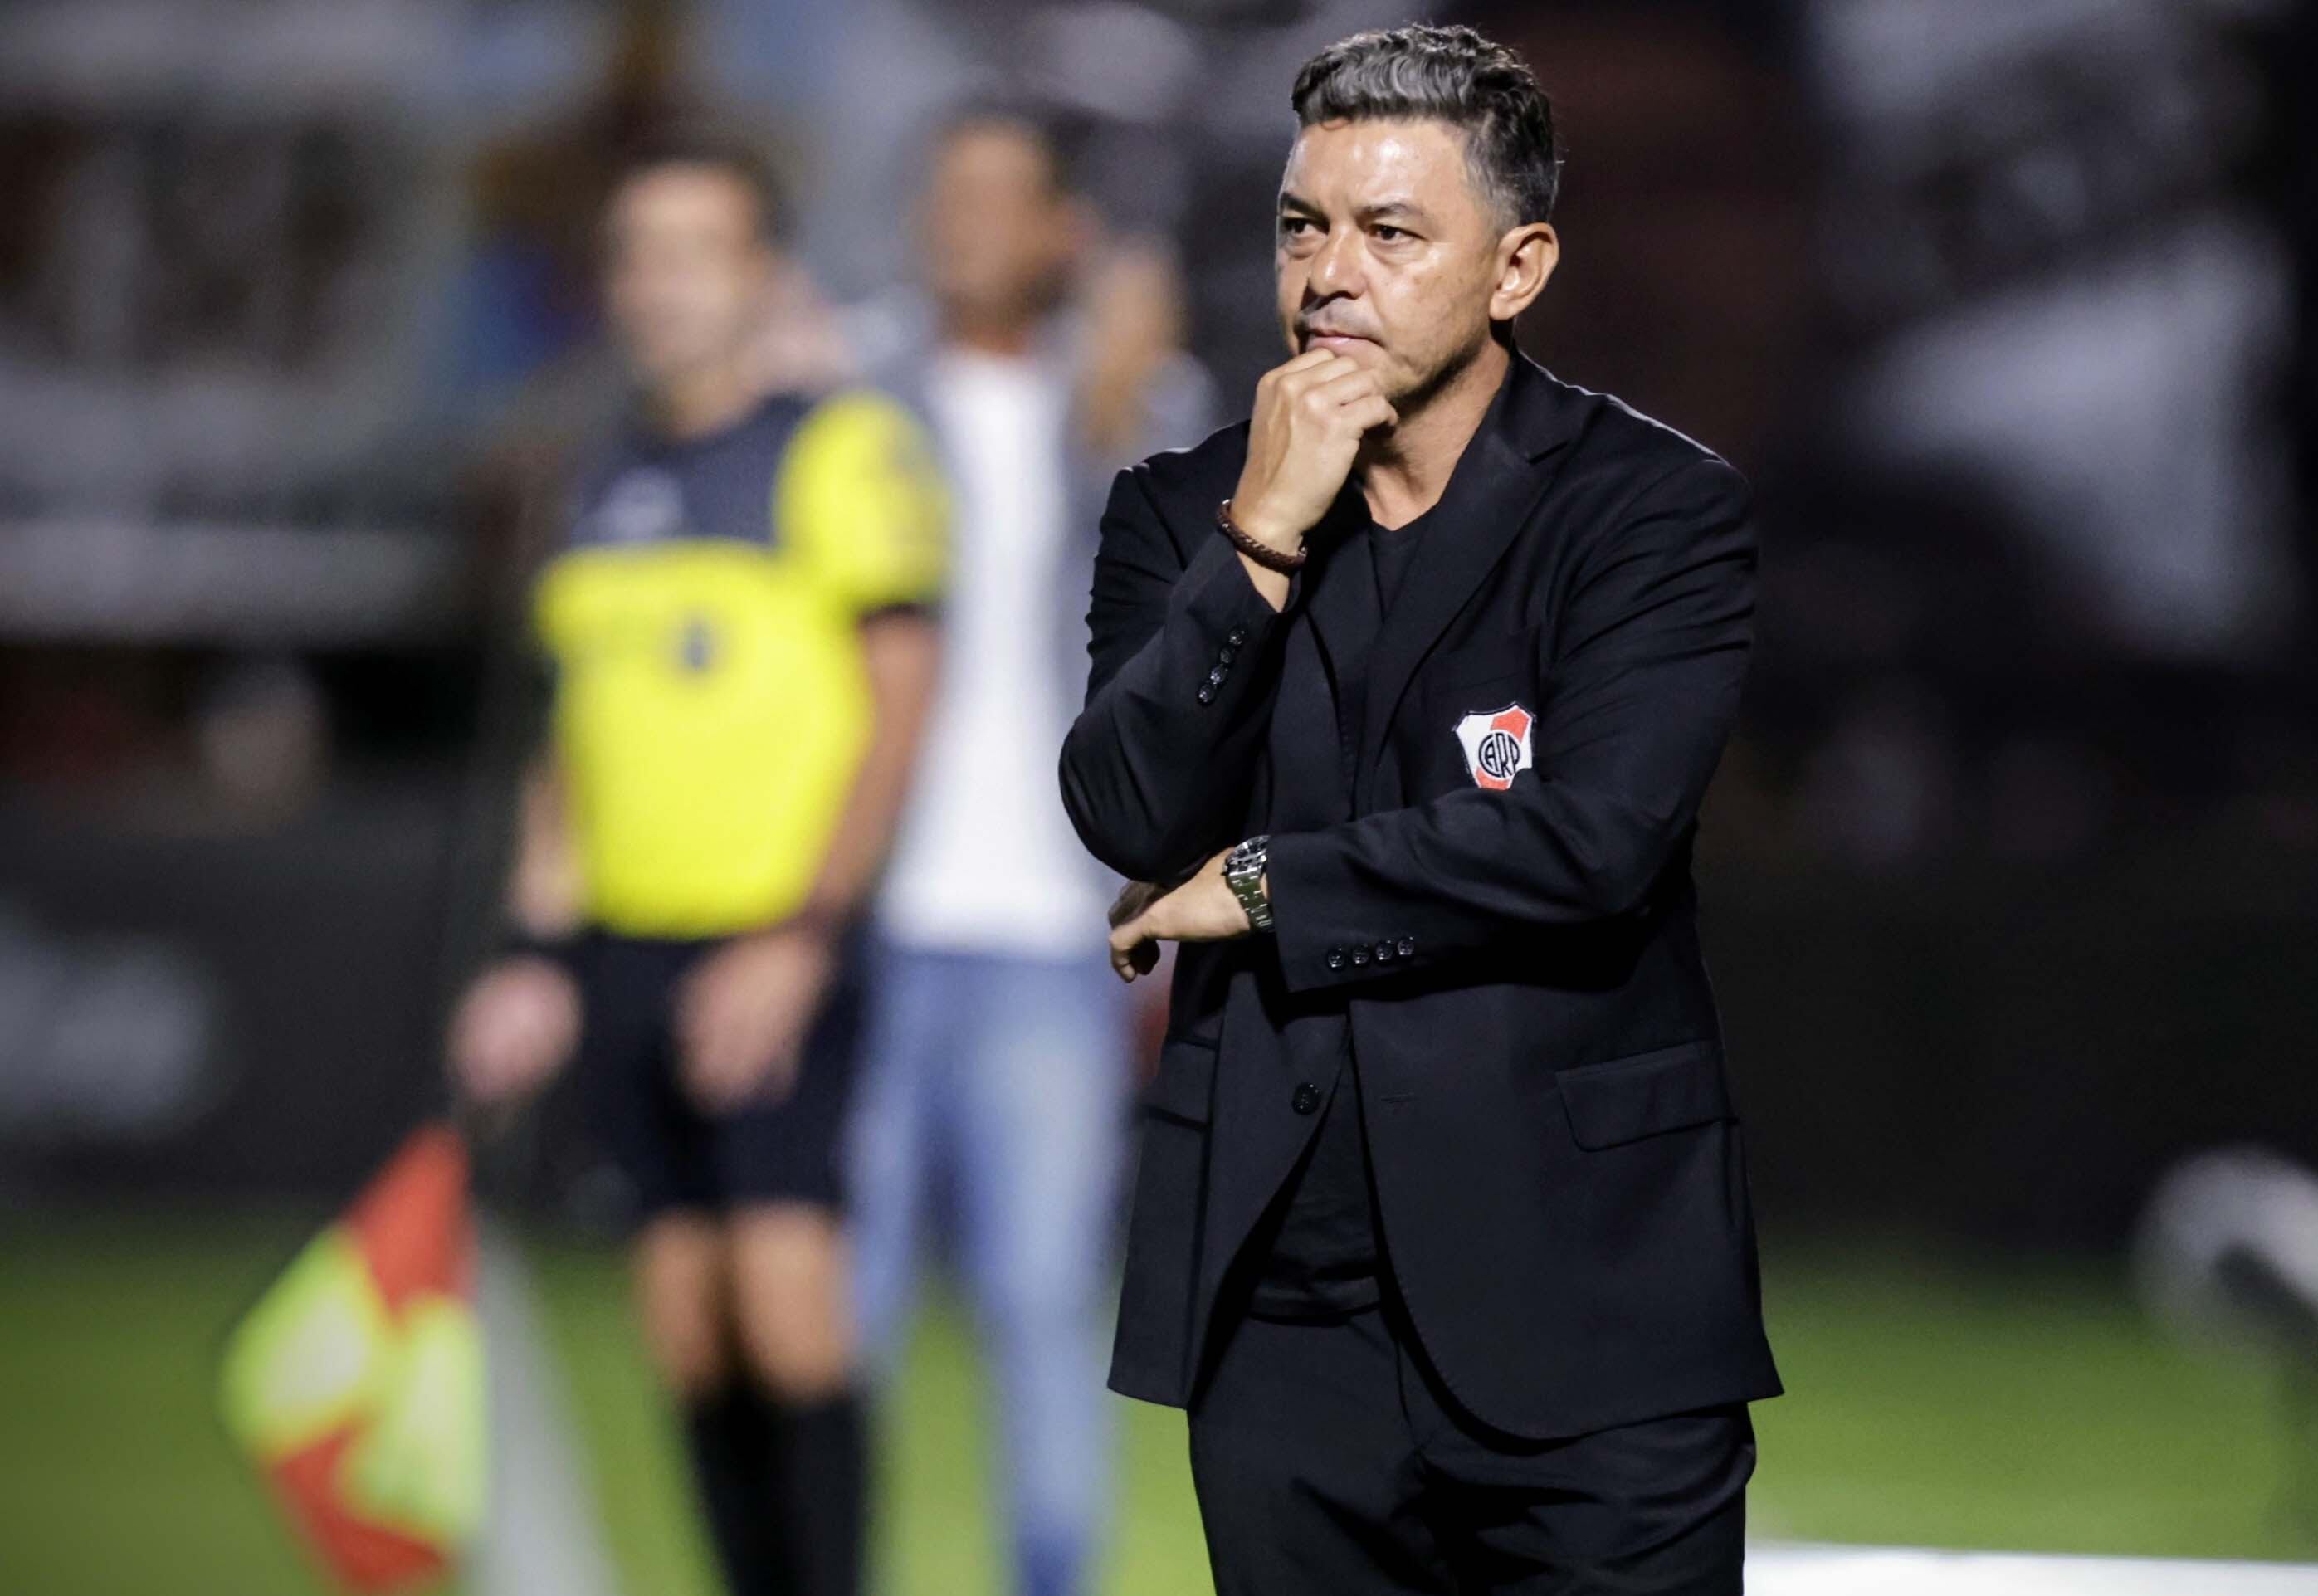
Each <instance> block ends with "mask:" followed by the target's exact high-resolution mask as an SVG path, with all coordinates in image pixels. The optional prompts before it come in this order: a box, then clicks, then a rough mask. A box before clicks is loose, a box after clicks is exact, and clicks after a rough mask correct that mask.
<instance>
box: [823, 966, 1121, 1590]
mask: <svg viewBox="0 0 2318 1596" xmlns="http://www.w3.org/2000/svg"><path fill="white" fill-rule="evenodd" d="M868 974H869V987H868V992H869V1002H870V1006H871V1008H870V1015H869V1018H868V1026H867V1035H866V1037H865V1045H864V1047H863V1051H862V1054H861V1059H860V1063H859V1066H858V1069H859V1073H858V1077H857V1079H856V1081H855V1088H854V1090H855V1097H854V1104H853V1118H852V1122H851V1126H850V1130H849V1142H848V1148H847V1152H848V1173H849V1177H850V1179H851V1183H852V1184H851V1203H852V1211H851V1229H852V1235H853V1248H854V1280H855V1292H856V1296H857V1305H858V1314H859V1322H860V1326H861V1334H862V1342H863V1347H864V1349H865V1352H866V1355H867V1362H868V1366H869V1368H870V1370H871V1372H872V1374H873V1376H884V1375H886V1374H889V1373H890V1372H891V1370H892V1368H893V1366H894V1361H895V1359H896V1358H897V1357H898V1355H899V1352H900V1349H901V1344H902V1342H903V1339H904V1332H905V1331H906V1329H907V1324H908V1319H909V1314H910V1309H911V1306H912V1295H913V1290H914V1287H915V1284H916V1280H917V1278H918V1243H919V1233H920V1229H921V1224H922V1223H923V1221H924V1219H925V1216H926V1213H927V1208H928V1200H927V1199H928V1198H929V1197H930V1194H931V1193H932V1191H933V1190H935V1189H937V1188H939V1189H947V1190H950V1191H954V1192H955V1194H956V1199H957V1215H956V1220H957V1223H956V1233H957V1242H958V1246H959V1250H960V1256H959V1263H960V1265H961V1266H962V1270H963V1273H964V1277H965V1284H966V1289H967V1292H968V1294H969V1296H971V1298H972V1300H973V1303H974V1306H975V1312H976V1314H977V1318H978V1321H979V1325H980V1329H981V1331H982V1333H983V1340H984V1347H985V1349H986V1350H987V1353H988V1355H989V1357H990V1358H991V1361H992V1365H993V1374H994V1376H995V1379H994V1385H995V1395H996V1397H997V1411H998V1413H999V1415H1000V1417H1001V1422H1002V1445H1003V1448H1004V1450H1003V1453H1002V1457H1000V1458H999V1460H998V1462H999V1465H1000V1467H999V1477H1001V1478H1002V1479H1003V1480H1004V1481H1005V1482H1006V1484H1007V1493H1006V1501H1007V1503H1008V1507H1009V1510H1010V1513H1011V1520H1012V1532H1013V1551H1014V1560H1015V1565H1016V1570H1017V1579H1016V1585H1017V1589H1018V1590H1019V1591H1020V1592H1021V1593H1022V1596H1076V1593H1077V1592H1081V1591H1083V1589H1084V1588H1085V1585H1086V1583H1087V1579H1088V1574H1089V1565H1090V1562H1091V1560H1092V1553H1093V1550H1094V1548H1095V1546H1096V1544H1097V1542H1098V1541H1099V1539H1100V1538H1101V1534H1102V1531H1103V1529H1104V1525H1105V1521H1106V1520H1107V1518H1108V1515H1109V1511H1110V1417H1109V1403H1110V1398H1109V1396H1108V1395H1107V1394H1106V1393H1105V1391H1104V1387H1103V1370H1104V1361H1105V1355H1106V1348H1105V1345H1104V1343H1105V1341H1106V1340H1107V1333H1106V1332H1107V1328H1108V1325H1109V1321H1110V1302H1109V1296H1110V1286H1111V1279H1112V1267H1113V1266H1112V1257H1111V1252H1112V1242H1113V1238H1114V1236H1115V1234H1116V1223H1117V1214H1116V1205H1117V1201H1118V1196H1119V1174H1120V1165H1121V1162H1122V1158H1123V1149H1124V1145H1125V1133H1126V1114H1127V1105H1128V1089H1129V1080H1128V1068H1127V1058H1126V1045H1127V1006H1126V1002H1125V988H1124V987H1122V986H1121V985H1120V984H1119V980H1118V978H1117V977H1116V976H1115V975H1113V974H1112V973H1111V972H1110V968H1109V966H1108V964H1107V963H1106V962H1105V960H1104V958H1103V955H1102V950H1101V948H1100V947H1099V946H1098V947H1097V948H1095V949H1093V950H1091V951H1090V953H1089V955H1088V956H1087V957H1086V958H1084V959H1068V960H1063V959H1039V958H1026V957H1016V956H1011V955H984V954H969V953H953V952H947V951H934V950H929V949H921V948H912V947H908V946H903V945H900V944H897V943H894V942H892V941H890V940H884V941H880V942H879V943H878V945H877V946H876V948H875V950H874V952H873V954H872V955H871V962H870V966H869V972H868ZM945 1176H947V1177H948V1182H947V1183H944V1180H943V1178H944V1177H945Z"/></svg>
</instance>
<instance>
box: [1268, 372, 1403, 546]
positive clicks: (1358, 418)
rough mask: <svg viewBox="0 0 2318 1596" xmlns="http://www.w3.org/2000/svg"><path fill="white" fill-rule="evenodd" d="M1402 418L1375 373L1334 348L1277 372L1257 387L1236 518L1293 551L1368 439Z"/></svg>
mask: <svg viewBox="0 0 2318 1596" xmlns="http://www.w3.org/2000/svg"><path fill="white" fill-rule="evenodd" d="M1399 419H1400V417H1399V416H1398V415H1397V413H1396V412H1395V411H1394V409H1393V408H1392V406H1391V405H1390V404H1389V403H1388V402H1387V400H1386V399H1385V397H1384V390H1383V388H1382V387H1381V386H1380V385H1379V382H1378V381H1377V377H1376V373H1375V372H1371V371H1370V370H1369V369H1368V367H1366V366H1364V365H1362V364H1361V363H1360V362H1358V361H1356V360H1352V359H1351V358H1350V357H1348V356H1346V355H1342V354H1337V353H1336V352H1335V351H1334V350H1333V349H1307V350H1306V351H1305V352H1304V353H1303V354H1299V355H1298V356H1297V357H1296V358H1295V359H1293V360H1291V361H1289V362H1288V363H1286V364H1285V365H1280V366H1275V367H1273V368H1272V369H1271V371H1268V372H1265V373H1264V374H1263V376H1262V378H1261V379H1260V380H1259V381H1257V382H1256V385H1255V417H1254V421H1253V426H1251V427H1250V429H1249V431H1248V436H1247V463H1246V464H1245V465H1244V466H1243V467H1242V468H1241V470H1240V473H1239V486H1238V487H1237V488H1235V489H1233V490H1232V519H1233V520H1234V521H1235V522H1237V523H1238V524H1239V528H1240V530H1241V531H1242V532H1244V533H1247V534H1248V535H1249V536H1250V537H1252V538H1254V539H1255V540H1256V541H1258V542H1263V543H1268V544H1270V545H1271V547H1272V548H1275V549H1277V550H1279V551H1280V552H1281V553H1283V554H1290V553H1294V552H1295V551H1296V549H1297V547H1298V545H1299V544H1300V543H1301V542H1303V540H1304V534H1305V533H1307V532H1308V531H1310V530H1311V529H1312V528H1313V527H1314V526H1316V525H1318V524H1319V520H1320V517H1321V516H1325V515H1326V514H1327V513H1328V507H1329V506H1330V505H1332V504H1334V502H1335V500H1336V495H1337V493H1338V492H1340V491H1341V490H1342V489H1343V486H1344V479H1345V478H1346V477H1348V476H1350V475H1351V474H1352V461H1353V459H1354V457H1355V456H1357V455H1358V454H1359V453H1360V448H1361V437H1362V435H1365V434H1366V433H1367V432H1368V431H1369V429H1370V428H1371V427H1377V426H1392V425H1393V424H1394V423H1396V422H1397V421H1398V420H1399Z"/></svg>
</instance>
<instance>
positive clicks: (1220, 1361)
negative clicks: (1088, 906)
mask: <svg viewBox="0 0 2318 1596" xmlns="http://www.w3.org/2000/svg"><path fill="white" fill-rule="evenodd" d="M1294 104H1295V107H1296V111H1297V114H1298V122H1299V124H1300V130H1299V132H1298V137H1297V139H1296V143H1295V146H1294V148H1293V150H1292V151H1291V153H1290V154H1289V160H1288V166H1287V171H1286V174H1285V177H1284V179H1283V182H1282V185H1281V190H1280V208H1279V229H1280V230H1279V238H1278V243H1277V267H1278V276H1279V293H1280V318H1281V322H1282V326H1283V328H1284V330H1285V332H1286V333H1287V336H1288V339H1289V345H1290V347H1291V349H1292V350H1293V351H1294V352H1295V353H1294V354H1293V357H1292V358H1290V359H1289V361H1288V362H1287V363H1285V364H1283V365H1281V366H1280V367H1278V368H1277V369H1275V370H1274V371H1272V372H1270V373H1268V374H1267V375H1266V376H1265V377H1264V378H1263V380H1262V381H1261V382H1260V383H1259V384H1258V385H1257V390H1256V399H1255V409H1254V416H1253V420H1252V422H1249V423H1243V424H1241V425H1240V426H1234V427H1230V428H1227V429H1226V430H1225V431H1223V432H1220V433H1217V435H1214V436H1213V437H1211V438H1209V439H1208V440H1207V441H1206V442H1205V443H1203V444H1199V446H1198V447H1196V448H1193V449H1190V450H1188V451H1184V452H1181V453H1172V454H1162V455H1156V456H1154V457H1153V458H1152V459H1150V460H1147V461H1146V462H1143V463H1142V464H1140V465H1138V466H1137V467H1135V468H1134V469H1132V470H1130V471H1127V472H1124V473H1122V474H1121V475H1120V477H1119V480H1118V481H1117V483H1116V485H1115V486H1114V488H1113V490H1112V493H1111V498H1110V507H1109V510H1108V512H1107V514H1106V516H1105V517H1104V521H1103V525H1102V546H1101V554H1100V556H1099V558H1098V560H1097V561H1096V565H1095V572H1094V590H1093V607H1092V616H1091V619H1092V632H1093V641H1092V654H1093V668H1092V677H1091V680H1090V683H1089V686H1088V693H1087V699H1086V704H1085V708H1084V710H1083V713H1081V714H1080V716H1079V717H1078V720H1077V722H1075V724H1074V726H1073V728H1072V730H1071V732H1070V735H1069V739H1068V740H1067V742H1066V743H1065V748H1064V750H1063V759H1062V783H1063V790H1064V795H1065V802H1066V803H1067V805H1068V807H1069V810H1070V812H1071V815H1072V818H1073V820H1074V823H1075V824H1076V826H1077V828H1078V830H1079V834H1080V836H1081V837H1082V838H1083V840H1084V841H1085V842H1086V844H1087V846H1088V847H1090V848H1091V849H1092V851H1093V852H1094V853H1095V855H1096V856H1098V857H1100V858H1101V859H1102V860H1103V861H1104V862H1105V863H1107V864H1109V865H1111V866H1112V867H1114V868H1115V869H1117V870H1119V872H1121V873H1122V874H1125V875H1127V876H1128V877H1129V878H1131V879H1132V880H1134V881H1136V882H1137V883H1157V884H1151V885H1137V886H1132V887H1130V888H1128V892H1126V893H1124V894H1122V896H1121V899H1120V901H1119V906H1118V908H1117V909H1116V910H1114V912H1113V919H1114V924H1115V930H1114V933H1113V937H1112V949H1113V959H1114V963H1115V964H1117V965H1118V967H1119V971H1120V973H1121V974H1122V975H1124V976H1125V977H1127V978H1128V979H1129V980H1132V979H1134V978H1135V976H1136V975H1137V974H1140V973H1147V972H1148V971H1149V970H1150V969H1151V968H1152V967H1153V964H1154V962H1155V951H1156V950H1155V945H1156V943H1158V942H1159V941H1162V940H1173V941H1177V942H1180V943H1181V944H1182V947H1181V955H1180V957H1179V958H1178V960H1177V963H1176V965H1175V974H1174V987H1173V994H1172V1009H1171V1018H1170V1022H1169V1027H1168V1035H1167V1039H1166V1042H1165V1045H1164V1047H1163V1051H1162V1056H1161V1061H1160V1066H1159V1072H1158V1076H1157V1078H1156V1080H1155V1081H1154V1083H1153V1085H1152V1087H1151V1089H1150V1091H1149V1093H1148V1096H1147V1098H1146V1104H1145V1110H1144V1115H1143V1124H1142V1127H1141V1139H1142V1161H1141V1166H1140V1170H1139V1172H1138V1175H1137V1189H1136V1194H1135V1213H1134V1219H1133V1224H1132V1228H1131V1232H1130V1237H1129V1256H1128V1272H1127V1281H1126V1290H1125V1297H1124V1300H1123V1302H1122V1304H1121V1306H1120V1313H1119V1336H1118V1344H1117V1348H1116V1350H1115V1353H1114V1358H1113V1362H1112V1368H1111V1385H1112V1386H1113V1388H1114V1389H1117V1390H1119V1391H1120V1392H1123V1393H1125V1394H1128V1395H1130V1396H1137V1397H1143V1398H1146V1399H1148V1400H1151V1401H1155V1402H1162V1403H1173V1404H1177V1405H1182V1406H1187V1407H1188V1408H1189V1409H1190V1445H1191V1462H1192V1470H1193V1477H1194V1482H1195V1484H1196V1485H1197V1487H1198V1491H1199V1502H1200V1509H1201V1514H1202V1517H1203V1519H1204V1520H1205V1524H1206V1528H1207V1534H1208V1547H1209V1552H1210V1556H1211V1558H1212V1561H1213V1564H1214V1567H1215V1574H1216V1580H1217V1589H1218V1590H1219V1592H1222V1596H1240V1593H1242V1592H1247V1593H1251V1596H1253V1593H1261V1596H1292V1593H1295V1592H1315V1593H1318V1592H1328V1593H1330V1596H1349V1593H1352V1592H1382V1591H1392V1592H1478V1591H1492V1592H1497V1591H1511V1592H1611V1591H1617V1592H1735V1591H1737V1590H1739V1588H1740V1577H1741V1574H1740V1570H1741V1560H1742V1555H1743V1553H1742V1545H1741V1541H1742V1531H1743V1523H1744V1513H1745V1508H1744V1500H1745V1487H1746V1483H1747V1477H1748V1475H1750V1473H1751V1472H1752V1469H1753V1466H1754V1457H1755V1450H1754V1437H1753V1431H1752V1430H1751V1428H1750V1426H1749V1423H1748V1420H1747V1409H1746V1405H1745V1404H1746V1403H1747V1401H1749V1400H1750V1399H1753V1398H1758V1397H1765V1396H1770V1395H1774V1394H1776V1393H1777V1392H1778V1390H1779V1383H1778V1376H1777V1375H1776V1373H1775V1372H1774V1368H1773V1366H1772V1360H1771V1355H1770V1349H1769V1347H1768V1345H1767V1344H1766V1342H1765V1339H1764V1335H1763V1330H1762V1322H1761V1314H1760V1308H1759V1294H1758V1289H1757V1285H1756V1262H1755V1247H1754V1240H1753V1230H1752V1220H1751V1216H1750V1214H1749V1210H1748V1204H1747V1178H1746V1170H1745V1164H1744V1161H1743V1157H1742V1153H1741V1149H1740V1141H1739V1125H1738V1120H1737V1116H1736V1113H1735V1111H1734V1109H1733V1107H1732V1104H1731V1098H1730V1090H1729V1087H1728V1085H1727V1083H1726V1080H1725V1079H1724V1074H1723V1067H1722V1045H1721V1035H1720V1026H1719V1022H1718V1019H1717V1017H1716V1012H1715V1006H1714V1000H1713V995H1712V991H1711V989H1710V987H1709V984H1708V981H1707V974H1706V969H1705V965H1704V964H1703V960H1702V958H1701V956H1700V952H1699V945H1698V937H1697V931H1696V925H1695V903H1696V900H1695V893H1694V889H1693V886H1692V881H1691V874H1690V853H1691V846H1692V839H1693V837H1694V832H1695V829H1696V817H1697V813H1698V809H1699V804H1700V801H1701V799H1702V797H1703V794H1704V792H1705V789H1706V785H1707V782H1708V780H1709V778H1710V777H1711V776H1712V773H1713V770H1714V767H1715V764H1716V762H1717V760H1718V759H1719V758H1720V757H1721V750H1722V746H1723V743H1724V741H1725V740H1726V739H1727V738H1728V736H1729V734H1730V727H1731V722H1732V719H1733V716H1734V714H1735V712H1736V709H1737V704H1738V699H1739V686H1740V682H1741V679H1742V677H1743V676H1744V673H1745V668H1746V664H1747V650H1748V648H1749V645H1750V642H1751V641H1752V623H1753V611H1754V589H1755V560H1756V544H1755V536H1754V533H1753V530H1752V528H1751V525H1750V524H1749V521H1748V516H1747V489H1746V486H1745V484H1744V483H1743V482H1742V481H1741V480H1740V479H1739V476H1738V474H1737V473H1736V472H1734V471H1732V470H1731V469H1730V466H1728V465H1727V464H1725V463H1724V462H1722V461H1721V460H1720V459H1718V458H1717V457H1715V456H1714V455H1713V454H1712V453H1709V452H1707V451H1706V450H1705V449H1703V448H1702V447H1701V446H1699V445H1698V444H1695V443H1694V442H1692V441H1691V440H1690V439H1688V438H1686V437H1684V436H1683V435H1680V434H1679V433H1676V432H1675V431H1673V430H1672V429H1670V428H1667V427H1665V426H1659V425H1658V424H1657V423H1655V422H1653V421H1650V420H1649V419H1648V418H1647V417H1642V416H1640V415H1638V414H1637V413H1635V412H1634V411H1632V410H1631V409H1629V408H1626V407H1625V406H1623V405H1622V404H1620V403H1619V402H1618V401H1616V400H1615V399H1610V398H1608V397H1606V396H1604V395H1600V394H1595V393H1589V392H1586V390H1582V389H1577V388H1573V387H1570V386H1568V385H1567V384H1564V383H1562V382H1560V381H1556V380H1555V379H1554V378H1552V377H1551V376H1550V375H1548V374H1547V373H1546V372H1544V371H1542V370H1541V369H1540V368H1539V367H1537V366H1535V365H1533V364H1532V363H1530V362H1529V361H1527V360H1526V359H1525V358H1524V357H1523V356H1522V355H1521V354H1519V353H1518V351H1516V350H1515V349H1514V345H1513V339H1512V332H1511V329H1512V324H1513V321H1514V318H1515V317H1517V316H1518V315H1519V314H1520V313H1521V312H1522V311H1523V309H1525V308H1526V307H1527V306H1529V305H1530V304H1531V302H1532V301H1533V300H1535V299H1536V298H1537V296H1538V294H1539V292H1540V291H1541V290H1542V289H1543V288H1544V286H1545V283H1546V280H1547V278H1548V277H1549V276H1550V274H1551V273H1552V270H1553V266H1554V263H1555V259H1556V252H1557V249H1558V242H1557V240H1556V238H1555V235H1554V231H1553V229H1552V228H1551V226H1550V225H1549V220H1548V219H1549V218H1550V214H1551V210H1552V201H1553V193H1554V188H1555V184H1556V180H1557V177H1558V175H1559V160H1558V158H1557V156H1556V153H1555V138H1554V132H1553V125H1552V112H1551V109H1550V104H1549V103H1548V102H1547V100H1546V97H1545V95H1544V94H1542V93H1541V91H1540V90H1539V88H1538V86H1537V84H1536V82H1535V80H1534V79H1533V78H1532V76H1531V75H1530V72H1529V70H1528V69H1527V67H1524V66H1523V64H1522V63H1521V61H1520V60H1519V58H1516V57H1514V55H1512V54H1511V53H1510V52H1509V51H1506V50H1505V49H1501V48H1500V47H1497V46H1496V45H1493V44H1491V43H1489V42H1488V41H1487V40H1483V39H1481V38H1480V37H1479V36H1478V35H1477V34H1475V33H1473V32H1472V31H1470V30H1469V29H1462V28H1430V27H1409V28H1404V29H1400V30H1397V31H1393V32H1389V33H1370V34H1362V35H1360V36H1358V37H1355V38H1353V39H1350V40H1345V41H1343V43H1340V44H1337V45H1335V46H1333V47H1331V48H1330V49H1327V50H1325V51H1323V52H1322V53H1321V54H1320V55H1319V56H1317V57H1316V58H1314V59H1313V60H1312V61H1311V62H1310V63H1309V64H1307V67H1305V69H1304V71H1303V73H1302V74H1301V75H1300V76H1299V77H1298V82H1297V85H1296V89H1295V94H1294Z"/></svg>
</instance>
